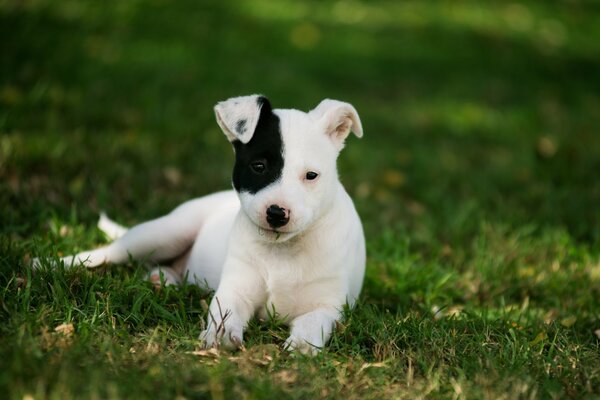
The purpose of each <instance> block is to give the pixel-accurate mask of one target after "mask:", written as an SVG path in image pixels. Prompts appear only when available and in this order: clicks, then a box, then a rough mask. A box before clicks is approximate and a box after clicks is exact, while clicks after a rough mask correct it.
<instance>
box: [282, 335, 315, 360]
mask: <svg viewBox="0 0 600 400" xmlns="http://www.w3.org/2000/svg"><path fill="white" fill-rule="evenodd" d="M283 348H284V349H286V350H288V351H297V352H299V353H301V354H306V355H308V356H316V355H317V354H319V352H320V351H321V348H322V346H319V344H318V343H317V344H315V343H309V342H308V341H306V340H305V339H303V338H300V337H297V336H295V335H290V337H289V338H287V340H286V341H285V343H284V344H283Z"/></svg>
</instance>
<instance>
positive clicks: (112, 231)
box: [98, 211, 128, 240]
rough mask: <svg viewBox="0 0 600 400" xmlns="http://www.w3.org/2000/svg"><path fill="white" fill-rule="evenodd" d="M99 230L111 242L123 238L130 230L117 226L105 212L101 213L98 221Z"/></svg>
mask: <svg viewBox="0 0 600 400" xmlns="http://www.w3.org/2000/svg"><path fill="white" fill-rule="evenodd" d="M98 229H100V230H101V231H102V232H104V234H105V235H106V237H107V238H109V239H110V240H117V239H118V238H120V237H121V236H123V235H124V234H126V233H127V231H128V229H127V228H126V227H124V226H122V225H119V224H117V223H116V222H115V221H113V220H112V219H110V218H108V217H107V216H106V213H105V212H104V211H103V212H101V213H100V219H99V220H98Z"/></svg>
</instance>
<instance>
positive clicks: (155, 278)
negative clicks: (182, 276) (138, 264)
mask: <svg viewBox="0 0 600 400" xmlns="http://www.w3.org/2000/svg"><path fill="white" fill-rule="evenodd" d="M148 280H149V281H150V282H151V283H152V284H153V285H154V287H155V288H157V289H159V288H160V287H161V286H162V284H163V282H164V284H165V286H170V285H178V284H179V279H178V277H177V276H176V275H175V273H174V272H173V271H171V270H170V268H154V269H153V270H152V271H150V272H149V273H148Z"/></svg>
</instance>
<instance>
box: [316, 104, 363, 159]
mask: <svg viewBox="0 0 600 400" xmlns="http://www.w3.org/2000/svg"><path fill="white" fill-rule="evenodd" d="M309 115H310V116H312V118H313V119H314V120H316V121H318V123H320V124H322V126H323V129H324V130H325V134H327V135H328V136H329V137H330V138H331V140H332V141H333V143H334V144H335V145H336V147H337V148H338V149H339V150H341V149H342V148H343V147H344V141H345V140H346V138H347V137H348V135H349V134H350V132H354V134H355V135H356V136H357V137H359V138H360V137H362V135H363V130H362V124H361V123H360V118H359V117H358V113H357V112H356V109H355V108H354V107H353V106H352V104H350V103H344V102H342V101H337V100H330V99H325V100H323V101H322V102H321V103H319V105H318V106H317V107H316V108H315V109H314V110H311V111H310V112H309Z"/></svg>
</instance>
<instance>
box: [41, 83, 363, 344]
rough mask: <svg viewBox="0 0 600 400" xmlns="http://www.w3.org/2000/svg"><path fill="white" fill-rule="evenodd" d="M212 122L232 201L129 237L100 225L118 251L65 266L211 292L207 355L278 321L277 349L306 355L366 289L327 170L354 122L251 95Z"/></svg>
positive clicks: (351, 114)
mask: <svg viewBox="0 0 600 400" xmlns="http://www.w3.org/2000/svg"><path fill="white" fill-rule="evenodd" d="M215 113H216V118H217V122H218V124H219V126H220V127H221V129H222V130H223V132H224V133H225V135H226V136H227V138H228V139H229V141H230V142H231V143H232V144H233V147H234V150H235V158H236V160H235V166H234V169H233V187H234V189H235V191H227V192H219V193H215V194H212V195H209V196H205V197H202V198H199V199H196V200H192V201H189V202H186V203H184V204H182V205H181V206H179V207H178V208H176V209H175V210H174V211H172V212H171V213H170V214H168V215H166V216H164V217H161V218H158V219H155V220H152V221H149V222H145V223H143V224H140V225H137V226H135V227H133V228H131V229H130V230H128V231H127V230H124V229H123V228H121V227H119V226H117V225H116V224H114V223H112V222H111V221H110V220H108V219H107V218H106V217H104V216H103V217H102V218H101V220H100V227H101V229H103V230H105V231H108V232H110V233H111V235H112V236H113V237H114V238H117V240H115V241H114V242H112V243H111V244H109V245H107V246H105V247H102V248H99V249H97V250H92V251H86V252H82V253H79V254H77V255H74V256H70V257H65V258H64V259H63V261H64V263H65V265H67V266H69V265H73V264H83V265H85V266H87V267H94V266H97V265H100V264H103V263H106V262H111V263H122V262H125V261H127V260H128V258H129V257H133V258H135V259H143V260H149V261H154V262H162V263H165V262H169V265H170V266H169V267H160V268H156V269H154V270H153V271H152V273H151V276H150V279H151V280H152V281H154V282H155V283H159V282H160V277H161V275H162V277H163V279H164V281H165V282H167V283H179V282H180V281H181V280H182V279H183V278H184V277H187V280H188V281H189V282H192V283H196V284H206V285H207V286H208V287H209V288H211V289H214V290H216V293H215V296H214V298H213V300H212V302H211V305H210V309H209V316H208V321H207V329H206V330H205V331H203V332H202V334H201V336H200V337H201V339H203V341H204V344H205V346H207V347H211V346H219V345H220V346H224V347H226V348H234V347H239V346H240V345H241V344H242V340H243V333H244V328H245V327H246V325H247V323H248V321H249V320H250V318H252V316H253V315H254V314H256V313H258V314H259V315H260V316H263V317H264V316H266V315H267V313H272V312H273V311H275V312H276V313H277V315H278V316H279V317H280V318H282V319H283V320H284V321H286V322H287V323H289V325H290V328H291V331H290V336H289V338H288V339H287V340H286V347H287V348H289V349H297V350H299V351H301V352H304V353H310V354H314V353H315V352H317V351H318V350H319V349H320V348H322V347H323V346H324V345H325V343H326V342H327V340H328V339H329V338H330V336H331V332H332V330H333V328H334V326H335V322H336V321H337V320H339V319H340V318H341V310H342V308H343V306H344V305H345V304H349V305H350V306H352V305H353V304H354V302H355V300H356V298H357V297H358V295H359V293H360V290H361V286H362V282H363V276H364V270H365V240H364V235H363V230H362V225H361V222H360V219H359V217H358V214H357V213H356V210H355V208H354V205H353V203H352V200H351V199H350V197H349V196H348V194H347V193H346V191H345V190H344V188H343V186H342V185H341V183H340V182H339V180H338V175H337V168H336V159H337V156H338V154H339V152H340V150H341V149H342V148H343V147H344V141H345V139H346V138H347V136H348V135H349V133H350V132H351V131H352V132H354V133H355V134H356V136H358V137H361V136H362V126H361V123H360V119H359V117H358V114H357V112H356V110H355V109H354V107H353V106H352V105H350V104H348V103H343V102H339V101H336V100H323V101H322V102H321V103H320V104H319V105H318V106H317V107H316V108H315V109H314V110H312V111H310V112H309V113H304V112H301V111H298V110H280V109H276V110H273V109H272V108H271V104H270V103H269V101H268V100H267V99H266V98H265V97H263V96H258V95H253V96H244V97H236V98H232V99H229V100H227V101H224V102H220V103H218V104H217V105H216V106H215ZM37 263H38V264H39V261H37Z"/></svg>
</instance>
